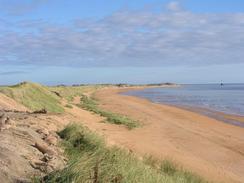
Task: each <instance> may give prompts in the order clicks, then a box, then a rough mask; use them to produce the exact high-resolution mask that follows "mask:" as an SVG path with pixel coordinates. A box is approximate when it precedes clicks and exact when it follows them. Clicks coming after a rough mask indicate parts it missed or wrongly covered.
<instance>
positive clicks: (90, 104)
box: [78, 95, 141, 129]
mask: <svg viewBox="0 0 244 183" xmlns="http://www.w3.org/2000/svg"><path fill="white" fill-rule="evenodd" d="M78 106H79V107H82V108H83V109H86V110H89V111H91V112H94V113H96V114H99V115H101V116H103V117H105V118H106V120H105V122H108V123H112V124H117V125H124V126H126V127H127V128H128V129H133V128H136V127H139V126H141V124H140V123H139V122H138V121H136V120H133V119H131V118H129V117H127V116H124V115H120V114H117V113H113V112H110V111H105V110H103V109H101V108H99V106H98V104H97V102H96V100H94V99H92V98H91V97H87V96H85V95H82V96H81V100H80V104H79V105H78Z"/></svg>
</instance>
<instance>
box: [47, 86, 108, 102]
mask: <svg viewBox="0 0 244 183" xmlns="http://www.w3.org/2000/svg"><path fill="white" fill-rule="evenodd" d="M101 87H103V86H102V85H78V86H53V87H48V89H49V90H50V91H52V92H54V93H57V94H58V95H60V97H63V98H65V99H66V100H67V101H69V102H72V101H73V99H74V97H75V96H81V95H83V93H86V92H94V91H96V90H97V89H99V88H101Z"/></svg>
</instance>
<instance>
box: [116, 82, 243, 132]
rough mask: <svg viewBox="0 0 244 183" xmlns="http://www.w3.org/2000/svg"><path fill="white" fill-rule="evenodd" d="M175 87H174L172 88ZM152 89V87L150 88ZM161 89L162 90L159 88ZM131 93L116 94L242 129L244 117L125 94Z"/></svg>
mask: <svg viewBox="0 0 244 183" xmlns="http://www.w3.org/2000/svg"><path fill="white" fill-rule="evenodd" d="M172 87H175V86H172ZM147 88H148V87H144V88H140V89H139V88H138V89H136V88H133V89H132V90H144V89H147ZM151 88H152V87H151ZM161 88H164V86H163V87H161ZM128 91H131V90H130V89H128V90H126V91H122V92H118V93H119V94H120V95H126V96H132V97H136V98H140V99H145V100H148V101H149V102H152V103H155V104H159V105H165V106H171V107H175V108H179V109H183V110H188V111H191V112H195V113H198V114H201V115H205V116H208V117H210V118H213V119H216V120H218V121H221V122H223V123H227V124H231V125H234V126H239V127H242V128H244V115H238V114H232V113H227V112H224V111H220V110H219V111H218V110H215V109H212V108H205V107H198V106H190V105H189V106H187V105H184V104H182V105H175V104H169V103H163V102H154V101H152V100H150V99H147V98H146V97H140V96H136V95H130V94H127V93H126V92H128Z"/></svg>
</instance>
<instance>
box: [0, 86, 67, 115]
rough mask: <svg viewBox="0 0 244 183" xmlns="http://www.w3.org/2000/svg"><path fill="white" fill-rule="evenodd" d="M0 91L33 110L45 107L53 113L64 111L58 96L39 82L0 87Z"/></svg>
mask: <svg viewBox="0 0 244 183" xmlns="http://www.w3.org/2000/svg"><path fill="white" fill-rule="evenodd" d="M0 92H1V93H3V94H5V95H7V96H8V97H10V98H13V99H14V100H16V101H17V102H19V103H21V104H23V105H24V106H26V107H27V108H29V109H30V110H33V111H35V110H42V109H45V110H47V111H48V112H54V113H62V112H64V109H63V107H62V106H61V104H60V101H59V97H58V96H57V95H55V94H54V93H53V92H51V91H49V90H48V88H47V87H45V86H42V85H40V84H36V83H30V82H23V83H20V84H17V85H14V86H4V87H0Z"/></svg>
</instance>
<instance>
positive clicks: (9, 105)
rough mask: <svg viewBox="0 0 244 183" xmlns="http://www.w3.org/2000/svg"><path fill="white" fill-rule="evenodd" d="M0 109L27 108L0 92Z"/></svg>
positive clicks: (19, 109)
mask: <svg viewBox="0 0 244 183" xmlns="http://www.w3.org/2000/svg"><path fill="white" fill-rule="evenodd" d="M0 110H17V111H27V108H26V107H24V106H23V105H21V104H19V103H17V102H16V101H14V100H13V99H11V98H9V97H7V96H5V95H4V94H2V93H0Z"/></svg>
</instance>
